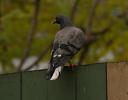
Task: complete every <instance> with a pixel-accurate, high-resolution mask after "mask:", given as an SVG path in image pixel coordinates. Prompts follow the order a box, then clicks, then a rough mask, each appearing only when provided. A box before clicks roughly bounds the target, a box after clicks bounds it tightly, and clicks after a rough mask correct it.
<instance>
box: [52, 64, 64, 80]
mask: <svg viewBox="0 0 128 100" xmlns="http://www.w3.org/2000/svg"><path fill="white" fill-rule="evenodd" d="M62 69H63V67H62V66H59V67H57V68H56V69H55V71H54V73H53V75H52V77H51V79H50V80H56V79H58V77H59V75H60V73H61V71H62Z"/></svg>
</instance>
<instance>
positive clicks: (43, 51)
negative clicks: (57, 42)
mask: <svg viewBox="0 0 128 100" xmlns="http://www.w3.org/2000/svg"><path fill="white" fill-rule="evenodd" d="M51 45H52V43H50V44H49V45H48V47H47V48H45V49H43V50H42V52H41V53H40V54H39V55H38V57H37V60H36V61H35V62H34V63H33V64H31V65H30V66H28V67H27V68H26V69H24V71H27V70H30V69H31V68H33V67H34V66H35V65H37V64H38V63H39V61H40V60H41V59H43V57H44V56H45V55H46V54H47V53H48V51H49V49H50V48H51Z"/></svg>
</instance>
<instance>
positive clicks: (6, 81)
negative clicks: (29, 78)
mask: <svg viewBox="0 0 128 100" xmlns="http://www.w3.org/2000/svg"><path fill="white" fill-rule="evenodd" d="M0 100H20V74H18V73H17V74H16V73H15V74H7V75H0Z"/></svg>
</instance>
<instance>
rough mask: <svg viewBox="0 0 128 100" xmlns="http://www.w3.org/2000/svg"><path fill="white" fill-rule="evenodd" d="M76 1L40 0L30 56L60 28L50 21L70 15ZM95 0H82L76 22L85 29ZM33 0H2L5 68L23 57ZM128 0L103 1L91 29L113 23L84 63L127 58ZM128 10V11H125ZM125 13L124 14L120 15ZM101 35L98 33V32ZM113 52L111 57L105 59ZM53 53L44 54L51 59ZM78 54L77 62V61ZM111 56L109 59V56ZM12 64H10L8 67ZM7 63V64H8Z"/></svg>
mask: <svg viewBox="0 0 128 100" xmlns="http://www.w3.org/2000/svg"><path fill="white" fill-rule="evenodd" d="M73 1H74V0H41V2H40V11H39V16H38V28H37V32H36V34H35V37H34V41H33V44H32V49H31V54H30V56H33V55H34V56H36V55H38V54H39V53H40V52H41V51H42V49H43V48H44V49H45V48H46V47H47V46H48V45H49V43H50V42H51V41H52V40H53V38H54V35H55V33H56V32H57V30H58V26H57V25H53V24H51V23H52V21H53V19H54V17H55V16H56V15H58V14H63V15H67V16H70V13H71V10H72V5H73ZM92 2H93V0H79V4H78V9H77V11H76V12H75V13H76V14H75V19H74V24H75V25H76V26H82V27H84V28H86V26H87V20H88V15H89V11H90V9H91V6H92ZM34 3H35V1H34V0H0V62H1V63H2V64H3V66H4V67H3V69H5V71H12V70H15V67H14V66H13V64H12V59H13V58H20V59H21V58H22V56H23V53H24V48H25V47H26V42H27V34H28V33H29V30H30V27H31V20H32V14H33V10H34ZM127 8H128V3H127V0H100V4H99V5H98V7H97V9H96V15H95V18H94V22H93V26H92V30H93V32H98V31H100V30H102V29H104V28H105V27H107V26H108V25H109V24H111V23H112V26H111V27H110V29H109V31H108V32H107V34H105V35H103V36H101V37H100V39H99V40H98V41H96V42H95V43H93V44H92V45H91V46H90V48H89V52H88V53H87V56H86V58H85V60H84V61H85V62H84V63H94V62H99V61H109V60H110V61H119V60H127V59H128V52H127V51H128V45H127V42H128V39H127V38H128V25H127V24H126V20H125V19H124V18H126V19H127V17H128V14H127ZM124 13H125V14H124ZM120 15H123V16H124V17H120ZM97 34H98V33H97ZM109 52H111V53H112V55H113V56H114V58H112V59H111V57H108V58H105V59H102V58H104V57H106V55H107V54H108V53H109ZM49 55H50V52H48V54H47V55H46V56H45V59H43V60H45V61H47V60H48V59H49ZM78 57H79V54H78V55H77V56H76V58H75V59H74V61H77V60H78ZM109 58H110V59H109ZM8 65H9V66H8ZM6 66H7V67H6Z"/></svg>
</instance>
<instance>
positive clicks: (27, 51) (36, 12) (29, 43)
mask: <svg viewBox="0 0 128 100" xmlns="http://www.w3.org/2000/svg"><path fill="white" fill-rule="evenodd" d="M39 4H40V0H35V9H34V13H33V18H32V22H31V24H32V26H31V28H30V32H29V34H28V39H27V47H26V48H25V51H24V55H23V58H22V59H21V62H20V65H19V67H18V71H20V70H21V69H22V66H23V64H24V62H25V61H26V59H27V58H28V56H29V54H30V51H31V47H32V42H33V39H34V34H35V33H36V30H37V18H38V15H39Z"/></svg>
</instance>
